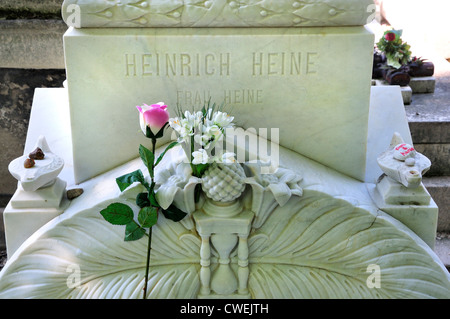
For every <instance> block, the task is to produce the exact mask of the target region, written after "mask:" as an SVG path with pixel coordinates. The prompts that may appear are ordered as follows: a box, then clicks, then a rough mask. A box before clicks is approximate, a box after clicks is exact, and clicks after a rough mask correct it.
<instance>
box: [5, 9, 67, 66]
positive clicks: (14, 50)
mask: <svg viewBox="0 0 450 319" xmlns="http://www.w3.org/2000/svg"><path fill="white" fill-rule="evenodd" d="M28 2H30V1H28ZM0 9H1V8H0ZM66 30H67V25H66V24H65V23H64V22H63V21H62V20H57V19H50V20H40V19H30V20H27V19H25V20H21V19H16V20H1V19H0V67H2V68H19V69H64V49H63V38H62V36H63V34H64V32H65V31H66Z"/></svg>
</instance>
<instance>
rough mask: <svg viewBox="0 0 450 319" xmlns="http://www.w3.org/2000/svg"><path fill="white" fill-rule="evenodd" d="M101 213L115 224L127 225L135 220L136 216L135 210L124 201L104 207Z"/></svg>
mask: <svg viewBox="0 0 450 319" xmlns="http://www.w3.org/2000/svg"><path fill="white" fill-rule="evenodd" d="M100 214H101V215H102V216H103V218H104V219H105V220H106V221H108V222H109V223H111V224H113V225H127V224H129V223H130V222H132V221H133V217H134V214H133V210H132V209H131V208H130V207H129V206H128V205H125V204H122V203H112V204H110V205H109V206H108V207H106V208H105V209H103V210H102V211H101V212H100Z"/></svg>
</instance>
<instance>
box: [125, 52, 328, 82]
mask: <svg viewBox="0 0 450 319" xmlns="http://www.w3.org/2000/svg"><path fill="white" fill-rule="evenodd" d="M318 59H319V54H318V53H317V52H252V53H249V55H248V58H247V59H244V58H239V60H236V61H234V60H233V56H232V54H231V53H230V52H222V53H187V52H181V53H141V54H137V53H125V54H124V58H123V61H124V74H125V76H126V77H152V76H156V77H158V76H166V77H213V76H217V77H229V76H232V75H233V71H234V73H236V74H238V75H240V76H242V75H249V76H252V77H258V76H264V77H265V76H310V75H314V74H317V70H318V64H319V63H318ZM233 67H234V68H233Z"/></svg>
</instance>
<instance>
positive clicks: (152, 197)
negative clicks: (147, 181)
mask: <svg viewBox="0 0 450 319" xmlns="http://www.w3.org/2000/svg"><path fill="white" fill-rule="evenodd" d="M148 200H149V201H150V205H151V206H153V207H161V206H160V205H159V203H158V201H157V200H156V194H155V192H154V191H153V188H152V191H151V192H150V193H149V195H148Z"/></svg>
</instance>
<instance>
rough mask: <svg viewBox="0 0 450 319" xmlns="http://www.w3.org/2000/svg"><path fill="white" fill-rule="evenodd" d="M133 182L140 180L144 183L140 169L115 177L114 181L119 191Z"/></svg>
mask: <svg viewBox="0 0 450 319" xmlns="http://www.w3.org/2000/svg"><path fill="white" fill-rule="evenodd" d="M135 182H140V183H141V184H143V185H145V179H144V175H143V174H142V171H141V170H140V169H138V170H136V171H134V172H131V173H128V174H125V175H122V176H120V177H117V178H116V183H117V185H118V186H119V189H120V191H121V192H123V191H124V190H125V189H127V187H129V186H130V185H131V184H133V183H135Z"/></svg>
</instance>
